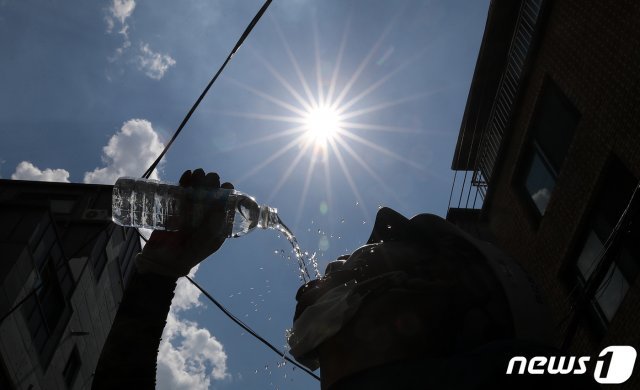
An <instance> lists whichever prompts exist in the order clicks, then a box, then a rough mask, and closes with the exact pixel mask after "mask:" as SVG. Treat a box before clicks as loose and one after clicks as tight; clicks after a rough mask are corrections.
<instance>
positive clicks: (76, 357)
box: [62, 346, 82, 389]
mask: <svg viewBox="0 0 640 390" xmlns="http://www.w3.org/2000/svg"><path fill="white" fill-rule="evenodd" d="M81 365H82V361H81V360H80V353H78V347H76V346H74V347H73V350H72V351H71V354H70V355H69V359H67V363H66V364H65V365H64V370H63V371H62V377H63V378H64V383H65V384H66V385H67V388H68V389H71V388H72V387H73V383H74V382H75V380H76V377H77V376H78V372H79V371H80V366H81Z"/></svg>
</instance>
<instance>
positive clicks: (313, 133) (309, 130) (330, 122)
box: [303, 106, 342, 146]
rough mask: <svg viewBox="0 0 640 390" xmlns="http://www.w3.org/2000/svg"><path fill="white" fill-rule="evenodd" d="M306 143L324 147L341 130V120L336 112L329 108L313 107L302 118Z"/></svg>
mask: <svg viewBox="0 0 640 390" xmlns="http://www.w3.org/2000/svg"><path fill="white" fill-rule="evenodd" d="M303 119H304V128H305V135H306V137H307V141H309V142H313V143H314V144H315V145H317V146H326V145H327V141H331V140H332V139H333V138H334V137H335V136H336V134H338V132H339V131H340V129H341V124H342V120H341V118H340V115H339V114H338V112H337V111H336V110H335V109H333V108H331V107H329V106H319V107H314V108H312V109H311V110H309V111H307V112H306V114H305V116H304V118H303Z"/></svg>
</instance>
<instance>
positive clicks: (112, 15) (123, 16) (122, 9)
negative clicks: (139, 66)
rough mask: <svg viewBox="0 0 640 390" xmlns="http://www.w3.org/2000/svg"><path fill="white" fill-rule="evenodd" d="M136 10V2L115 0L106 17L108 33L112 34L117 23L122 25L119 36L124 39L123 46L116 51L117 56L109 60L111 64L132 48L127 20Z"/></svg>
mask: <svg viewBox="0 0 640 390" xmlns="http://www.w3.org/2000/svg"><path fill="white" fill-rule="evenodd" d="M135 8H136V2H135V0H113V1H112V2H111V5H110V6H109V8H108V10H107V15H106V16H105V20H106V22H107V32H108V33H112V32H113V29H114V27H115V25H116V23H118V24H119V25H120V29H119V30H118V34H120V35H122V37H123V39H124V40H123V42H122V45H121V46H120V47H119V48H117V49H116V54H115V55H114V56H113V57H110V58H109V61H111V62H114V61H115V60H116V59H117V58H118V57H120V56H122V54H123V53H124V51H125V50H127V49H128V48H129V47H131V41H130V40H129V24H128V23H127V19H128V18H129V17H131V15H132V14H133V10H134V9H135Z"/></svg>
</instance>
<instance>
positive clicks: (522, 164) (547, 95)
mask: <svg viewBox="0 0 640 390" xmlns="http://www.w3.org/2000/svg"><path fill="white" fill-rule="evenodd" d="M554 100H555V101H556V102H559V104H560V105H561V106H562V108H563V111H564V112H566V113H567V115H566V118H564V119H570V122H571V123H570V124H571V126H572V128H571V129H569V130H568V131H569V132H570V134H568V137H567V140H568V143H566V151H564V153H563V154H564V157H563V158H562V161H561V162H560V165H559V166H557V167H556V166H555V164H554V163H553V162H552V161H551V159H550V157H549V156H548V154H549V153H548V151H545V150H544V146H543V144H544V143H545V142H541V141H540V140H539V139H538V137H539V136H540V132H541V131H540V128H541V126H542V124H541V123H542V121H543V119H544V118H545V117H548V116H549V111H545V110H548V107H550V102H551V103H552V102H553V101H554ZM581 117H582V115H581V113H580V111H579V110H578V109H577V107H576V106H575V105H574V104H573V102H571V101H570V100H569V98H568V97H567V96H566V94H565V93H564V91H562V89H561V88H560V87H559V86H558V85H557V84H556V83H555V82H554V81H553V80H552V79H551V78H550V77H548V76H547V77H546V78H545V80H544V82H543V84H542V87H541V89H540V92H539V94H538V96H537V98H536V103H535V108H534V109H533V114H532V115H531V118H530V122H529V126H528V129H527V135H526V137H525V141H524V143H523V147H522V153H521V155H520V157H519V161H518V162H517V163H516V169H515V170H514V175H513V177H512V181H511V184H512V187H513V188H514V189H515V191H516V193H517V194H518V196H519V198H520V199H521V201H522V203H523V204H524V206H525V209H526V212H527V214H528V215H529V218H530V221H531V222H532V224H533V225H534V226H535V227H536V228H537V226H538V225H539V224H540V221H541V219H542V217H544V215H545V214H546V213H547V212H548V206H549V205H550V204H551V201H552V199H553V194H554V193H555V189H556V188H557V183H558V179H559V178H560V175H561V171H562V169H563V167H564V164H565V162H566V160H567V156H568V155H569V153H570V150H571V145H572V144H573V142H574V139H575V134H576V132H577V129H578V127H579V126H580V121H581ZM536 157H538V159H539V160H540V161H541V163H542V165H543V168H544V169H545V170H546V173H548V174H550V176H551V177H552V180H553V188H552V189H551V191H550V194H549V200H548V201H547V204H546V205H545V209H544V211H543V212H541V211H540V209H539V207H538V205H537V204H536V202H535V201H534V199H533V196H534V194H532V193H531V192H530V191H529V188H528V184H527V182H528V180H529V178H530V177H531V169H532V166H533V164H534V159H535V158H536Z"/></svg>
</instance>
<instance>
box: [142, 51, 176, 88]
mask: <svg viewBox="0 0 640 390" xmlns="http://www.w3.org/2000/svg"><path fill="white" fill-rule="evenodd" d="M137 62H138V68H139V69H140V70H141V71H143V72H144V73H145V74H146V75H147V76H149V77H151V78H152V79H155V80H160V79H161V78H162V77H164V74H165V73H166V72H167V70H169V68H170V67H172V66H174V65H175V64H176V61H175V60H174V59H173V58H171V56H169V55H168V54H162V53H156V52H154V51H153V50H151V49H150V48H149V44H147V43H143V44H141V45H140V55H138V58H137Z"/></svg>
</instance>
